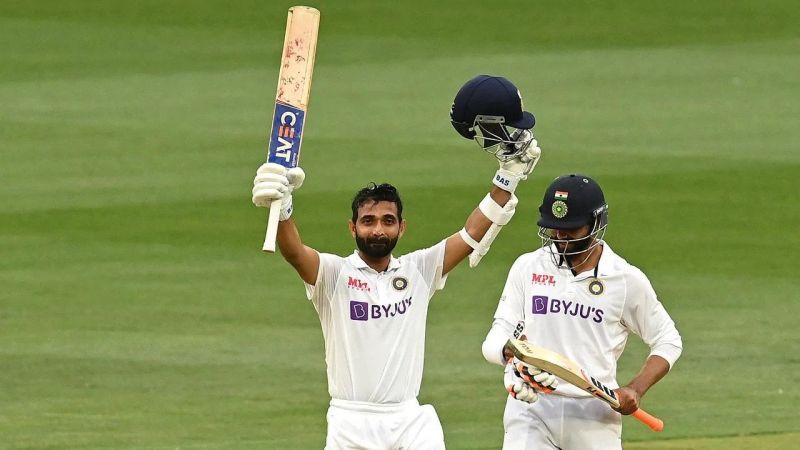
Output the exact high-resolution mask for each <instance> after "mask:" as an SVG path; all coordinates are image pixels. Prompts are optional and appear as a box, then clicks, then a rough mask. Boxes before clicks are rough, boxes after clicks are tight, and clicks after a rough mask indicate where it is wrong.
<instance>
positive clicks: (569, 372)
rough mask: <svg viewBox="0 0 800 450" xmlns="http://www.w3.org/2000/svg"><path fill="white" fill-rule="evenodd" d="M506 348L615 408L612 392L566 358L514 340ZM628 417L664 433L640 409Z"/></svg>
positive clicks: (654, 419)
mask: <svg viewBox="0 0 800 450" xmlns="http://www.w3.org/2000/svg"><path fill="white" fill-rule="evenodd" d="M508 346H509V348H510V349H511V351H512V352H513V353H514V356H516V357H517V358H518V359H519V360H520V361H523V362H525V363H527V364H530V365H532V366H535V367H538V368H539V369H542V370H545V371H547V372H550V373H552V374H553V375H555V376H557V377H559V378H561V379H562V380H564V381H566V382H567V383H569V384H572V385H574V386H577V387H579V388H581V389H583V390H584V391H586V392H588V393H590V394H592V395H594V396H595V397H597V398H599V399H601V400H603V401H605V402H606V403H608V404H609V405H611V406H612V407H614V408H619V401H618V400H617V395H616V394H615V393H614V391H613V390H612V389H610V388H608V387H606V386H605V385H603V383H601V382H599V381H597V380H596V379H594V378H593V377H591V376H589V375H588V374H587V373H586V372H584V371H583V369H581V368H580V367H579V366H578V365H577V364H575V363H574V362H573V361H571V360H569V359H567V358H566V357H564V356H562V355H559V354H558V353H556V352H553V351H550V350H547V349H545V348H541V347H537V346H535V345H532V344H531V343H529V342H527V341H521V340H518V339H509V340H508ZM632 415H633V417H635V418H636V419H638V420H639V421H640V422H642V423H643V424H645V425H647V426H648V427H650V429H651V430H653V431H661V430H663V429H664V422H663V421H662V420H661V419H659V418H657V417H654V416H651V415H650V414H648V413H647V412H645V411H644V410H642V409H637V410H636V411H635V412H634V413H633V414H632Z"/></svg>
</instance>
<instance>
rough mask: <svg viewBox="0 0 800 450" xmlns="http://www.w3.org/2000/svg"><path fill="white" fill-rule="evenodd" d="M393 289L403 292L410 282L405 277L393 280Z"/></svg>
mask: <svg viewBox="0 0 800 450" xmlns="http://www.w3.org/2000/svg"><path fill="white" fill-rule="evenodd" d="M392 287H393V288H395V290H398V291H402V290H404V289H405V288H407V287H408V280H406V279H405V278H403V277H395V278H392Z"/></svg>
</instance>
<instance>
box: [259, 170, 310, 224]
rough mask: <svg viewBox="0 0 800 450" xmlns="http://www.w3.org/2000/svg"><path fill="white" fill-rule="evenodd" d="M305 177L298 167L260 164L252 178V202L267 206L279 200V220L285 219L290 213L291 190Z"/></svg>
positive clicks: (301, 182) (300, 183)
mask: <svg viewBox="0 0 800 450" xmlns="http://www.w3.org/2000/svg"><path fill="white" fill-rule="evenodd" d="M305 178H306V174H305V172H303V169H301V168H299V167H294V168H292V169H288V170H287V169H286V168H285V167H283V166H282V165H280V164H275V163H266V164H262V165H261V167H259V168H258V171H256V177H255V179H254V180H253V204H254V205H256V206H258V207H262V208H269V207H270V205H271V204H272V202H273V201H275V200H280V201H281V214H280V220H286V219H288V218H289V217H290V216H291V215H292V192H293V191H294V190H295V189H298V188H300V186H302V185H303V181H304V180H305Z"/></svg>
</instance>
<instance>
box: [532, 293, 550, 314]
mask: <svg viewBox="0 0 800 450" xmlns="http://www.w3.org/2000/svg"><path fill="white" fill-rule="evenodd" d="M532 303H533V311H531V312H532V313H534V314H547V297H544V296H540V295H534V296H533V302H532Z"/></svg>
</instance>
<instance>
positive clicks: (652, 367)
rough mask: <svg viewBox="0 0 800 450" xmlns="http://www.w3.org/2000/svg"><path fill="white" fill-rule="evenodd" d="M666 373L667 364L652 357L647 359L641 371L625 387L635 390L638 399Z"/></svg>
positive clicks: (664, 360) (658, 358) (661, 359)
mask: <svg viewBox="0 0 800 450" xmlns="http://www.w3.org/2000/svg"><path fill="white" fill-rule="evenodd" d="M667 372H669V362H667V360H666V359H664V358H662V357H660V356H657V355H652V356H650V357H649V358H647V361H646V362H645V363H644V366H642V369H641V370H640V371H639V373H638V374H637V375H636V376H635V377H634V378H633V380H631V382H630V383H628V384H627V387H629V388H631V389H633V390H635V391H636V393H638V394H639V397H643V396H644V394H645V393H646V392H647V391H648V390H649V389H650V388H651V387H652V386H653V385H654V384H656V383H658V381H659V380H661V379H662V378H664V375H666V374H667Z"/></svg>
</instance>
